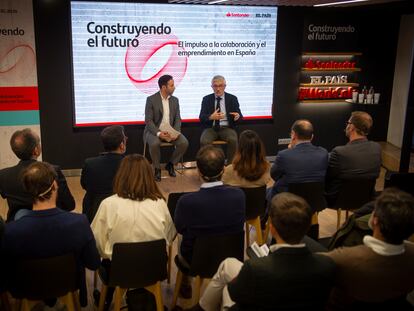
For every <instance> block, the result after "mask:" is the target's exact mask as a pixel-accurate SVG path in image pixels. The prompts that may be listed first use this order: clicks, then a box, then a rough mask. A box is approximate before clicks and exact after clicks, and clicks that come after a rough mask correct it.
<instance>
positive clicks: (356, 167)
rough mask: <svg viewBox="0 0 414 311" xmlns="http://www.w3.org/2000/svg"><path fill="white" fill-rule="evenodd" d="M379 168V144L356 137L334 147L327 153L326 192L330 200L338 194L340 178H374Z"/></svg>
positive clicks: (377, 174) (340, 183)
mask: <svg viewBox="0 0 414 311" xmlns="http://www.w3.org/2000/svg"><path fill="white" fill-rule="evenodd" d="M380 168H381V146H380V145H379V144H378V143H376V142H373V141H369V140H367V139H357V140H354V141H351V142H349V143H348V144H346V145H344V146H338V147H335V148H334V149H333V150H332V151H331V153H330V155H329V164H328V170H327V173H326V192H327V195H328V198H330V199H331V200H330V201H332V200H333V201H334V198H335V197H336V196H337V195H338V192H339V189H340V188H341V185H342V180H344V179H352V178H367V179H376V178H377V177H378V176H379V173H380Z"/></svg>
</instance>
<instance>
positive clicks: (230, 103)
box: [199, 93, 243, 128]
mask: <svg viewBox="0 0 414 311" xmlns="http://www.w3.org/2000/svg"><path fill="white" fill-rule="evenodd" d="M224 103H225V105H226V115H227V120H228V121H229V127H231V128H234V126H235V125H236V122H238V121H240V120H241V119H242V118H243V115H242V113H241V111H240V107H239V101H238V100H237V97H236V96H234V95H232V94H229V93H224ZM215 110H216V95H214V93H213V94H210V95H207V96H204V97H203V101H202V102H201V111H200V116H199V118H200V122H201V125H202V126H203V127H205V128H207V127H212V126H213V120H209V119H208V118H209V117H210V115H211V114H212V113H213V112H214V111H215ZM230 112H237V113H239V114H240V118H239V119H238V120H237V121H234V117H233V115H231V114H230Z"/></svg>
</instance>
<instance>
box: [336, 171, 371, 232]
mask: <svg viewBox="0 0 414 311" xmlns="http://www.w3.org/2000/svg"><path fill="white" fill-rule="evenodd" d="M374 187H375V179H347V180H343V182H342V185H341V188H340V190H339V194H338V198H337V200H336V202H335V204H334V206H332V208H333V209H336V210H337V229H339V226H340V223H341V211H342V210H344V211H346V216H345V218H348V211H352V210H356V209H358V208H360V207H361V206H363V205H364V204H366V203H368V202H369V201H371V200H372V199H373V193H374Z"/></svg>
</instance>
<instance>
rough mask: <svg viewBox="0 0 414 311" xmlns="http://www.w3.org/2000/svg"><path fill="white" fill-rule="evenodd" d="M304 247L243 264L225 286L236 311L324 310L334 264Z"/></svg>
mask: <svg viewBox="0 0 414 311" xmlns="http://www.w3.org/2000/svg"><path fill="white" fill-rule="evenodd" d="M327 259H328V258H327V256H323V255H318V254H312V253H311V252H310V251H309V250H308V249H307V248H306V247H301V248H288V247H283V248H280V249H278V250H276V251H274V252H271V253H270V254H269V255H268V256H266V257H262V258H255V259H250V260H247V261H245V262H244V264H243V267H242V269H241V270H240V273H239V274H238V276H237V277H236V278H235V279H234V280H233V281H232V282H230V283H229V284H228V290H229V293H230V297H231V299H232V300H233V301H234V302H236V305H237V307H238V308H236V309H239V310H302V309H303V310H324V305H325V303H326V301H327V299H328V297H329V293H330V290H331V288H332V286H333V283H334V277H335V263H334V262H333V261H332V260H330V259H329V260H327Z"/></svg>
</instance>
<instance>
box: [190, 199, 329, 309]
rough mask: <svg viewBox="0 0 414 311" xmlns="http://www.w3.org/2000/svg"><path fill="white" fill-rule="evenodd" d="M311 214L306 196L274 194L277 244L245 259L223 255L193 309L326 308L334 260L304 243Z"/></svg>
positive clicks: (272, 226) (273, 223) (272, 209)
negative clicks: (258, 254)
mask: <svg viewBox="0 0 414 311" xmlns="http://www.w3.org/2000/svg"><path fill="white" fill-rule="evenodd" d="M311 216H312V211H311V208H310V207H309V205H308V204H307V203H306V202H305V201H304V200H303V199H302V198H300V197H298V196H296V195H294V194H291V193H281V194H278V195H276V196H275V197H274V198H273V199H272V202H271V207H270V217H271V224H270V231H271V233H272V235H273V237H274V238H275V239H276V241H277V244H276V245H272V246H271V247H270V253H269V255H268V256H265V257H261V258H254V259H250V260H247V261H246V262H244V263H242V262H240V261H238V260H237V259H235V258H228V259H226V260H224V261H223V262H222V263H221V264H220V266H219V268H218V271H217V273H216V274H215V276H214V277H213V279H212V280H211V282H210V283H209V285H208V286H207V288H206V290H205V292H204V294H203V296H202V297H201V299H200V303H199V305H197V306H195V307H193V308H192V310H207V311H210V310H220V305H221V307H222V308H221V310H223V309H225V310H226V309H227V308H229V307H231V306H232V305H234V304H236V306H233V308H236V309H237V310H299V309H300V310H302V309H303V310H323V308H324V305H325V303H326V301H327V299H328V297H329V292H330V290H331V287H332V285H333V281H334V275H335V273H334V272H335V264H334V262H333V261H332V260H330V259H329V258H326V257H324V256H322V255H320V254H312V253H311V252H310V251H309V249H308V248H307V247H306V246H305V244H303V243H301V240H302V238H303V237H304V235H305V233H306V232H307V230H308V228H309V226H310V223H311ZM327 259H329V260H327ZM233 308H232V309H233Z"/></svg>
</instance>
